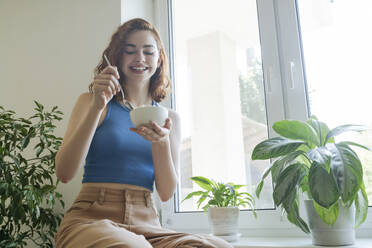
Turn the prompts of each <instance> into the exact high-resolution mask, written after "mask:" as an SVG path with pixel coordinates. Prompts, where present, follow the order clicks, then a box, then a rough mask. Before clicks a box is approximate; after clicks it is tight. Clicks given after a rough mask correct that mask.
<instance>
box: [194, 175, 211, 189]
mask: <svg viewBox="0 0 372 248" xmlns="http://www.w3.org/2000/svg"><path fill="white" fill-rule="evenodd" d="M191 180H193V181H194V182H195V183H196V184H197V185H199V186H200V187H201V188H203V189H206V190H208V191H212V187H211V185H212V182H211V181H210V180H209V179H208V178H205V177H202V176H197V177H191Z"/></svg>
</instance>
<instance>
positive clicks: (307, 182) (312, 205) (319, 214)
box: [252, 116, 369, 245]
mask: <svg viewBox="0 0 372 248" xmlns="http://www.w3.org/2000/svg"><path fill="white" fill-rule="evenodd" d="M273 129H274V131H275V132H276V133H278V134H279V137H275V138H270V139H267V140H265V141H263V142H261V143H259V144H258V145H256V146H255V148H254V150H253V153H252V159H253V160H256V159H261V160H266V159H275V161H274V162H273V163H272V165H271V166H270V167H269V168H267V169H266V171H265V172H264V174H263V176H262V180H261V182H260V183H259V185H258V187H257V189H256V195H257V196H258V197H259V195H260V192H261V190H262V187H263V183H264V179H265V178H266V177H267V176H268V175H269V174H271V177H272V182H273V185H274V191H273V199H274V203H275V205H276V206H278V207H279V206H280V207H282V208H283V210H284V211H285V212H286V213H287V218H288V220H289V221H290V222H291V223H293V224H295V225H297V226H298V227H300V228H301V230H302V231H304V232H305V233H309V232H310V229H311V230H312V231H311V233H312V238H313V243H314V244H318V245H347V244H352V243H354V240H355V231H354V227H355V228H356V227H358V226H359V225H360V224H361V223H363V222H364V221H365V219H366V216H367V211H368V198H367V194H366V191H365V186H364V182H363V167H362V164H361V162H360V160H359V158H358V155H357V154H356V153H355V151H354V150H353V149H352V147H359V148H363V149H367V150H369V149H368V148H367V147H365V146H363V145H360V144H357V143H354V142H351V141H342V142H338V143H336V142H335V139H334V137H335V136H337V135H339V134H341V133H344V132H348V131H357V132H360V131H363V130H365V129H366V127H364V126H360V125H343V126H339V127H336V128H334V129H332V130H329V128H328V126H327V125H326V124H325V123H323V122H320V121H318V120H317V119H316V117H314V116H312V117H311V118H309V120H308V121H307V122H301V121H297V120H283V121H278V122H275V123H274V125H273ZM300 192H302V193H304V194H303V195H304V196H305V197H307V198H308V199H307V200H306V201H305V208H306V210H307V213H308V219H309V225H310V229H309V226H308V224H307V223H306V222H305V221H304V220H303V219H302V218H301V217H300V214H299V204H300V201H299V196H300ZM301 196H302V194H301ZM354 209H355V214H354V213H353V211H354ZM350 211H351V212H350ZM314 213H315V214H314ZM354 217H355V218H354ZM320 220H321V221H320ZM317 224H319V225H320V226H318V225H317Z"/></svg>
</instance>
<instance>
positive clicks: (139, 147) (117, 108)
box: [83, 99, 158, 191]
mask: <svg viewBox="0 0 372 248" xmlns="http://www.w3.org/2000/svg"><path fill="white" fill-rule="evenodd" d="M153 105H154V106H158V104H157V103H156V102H153ZM129 127H134V125H133V123H132V121H131V120H130V117H129V109H127V108H126V107H124V106H122V105H121V104H120V103H119V102H118V101H117V100H115V99H112V100H111V101H110V102H109V103H108V105H107V114H106V116H105V118H104V120H103V121H102V123H101V124H100V125H99V126H98V127H97V129H96V132H95V134H94V137H93V140H92V143H91V145H90V148H89V151H88V155H87V157H86V161H85V166H84V175H83V183H85V182H106V183H123V184H132V185H137V186H142V187H145V188H148V189H149V190H151V191H153V185H154V180H155V179H154V164H153V160H152V149H151V142H150V141H147V140H145V139H144V138H142V137H141V136H140V135H138V134H136V133H134V132H132V131H130V130H129Z"/></svg>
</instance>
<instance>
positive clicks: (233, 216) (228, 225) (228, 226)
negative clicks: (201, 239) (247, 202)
mask: <svg viewBox="0 0 372 248" xmlns="http://www.w3.org/2000/svg"><path fill="white" fill-rule="evenodd" d="M208 219H209V223H210V224H211V227H212V233H213V235H215V236H218V237H220V238H223V239H225V240H226V241H229V242H232V241H236V240H237V239H238V237H239V233H238V220H239V208H238V207H209V209H208Z"/></svg>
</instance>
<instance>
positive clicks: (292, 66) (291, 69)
mask: <svg viewBox="0 0 372 248" xmlns="http://www.w3.org/2000/svg"><path fill="white" fill-rule="evenodd" d="M294 69H295V64H294V62H293V61H291V62H289V88H290V89H291V90H293V89H294Z"/></svg>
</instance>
